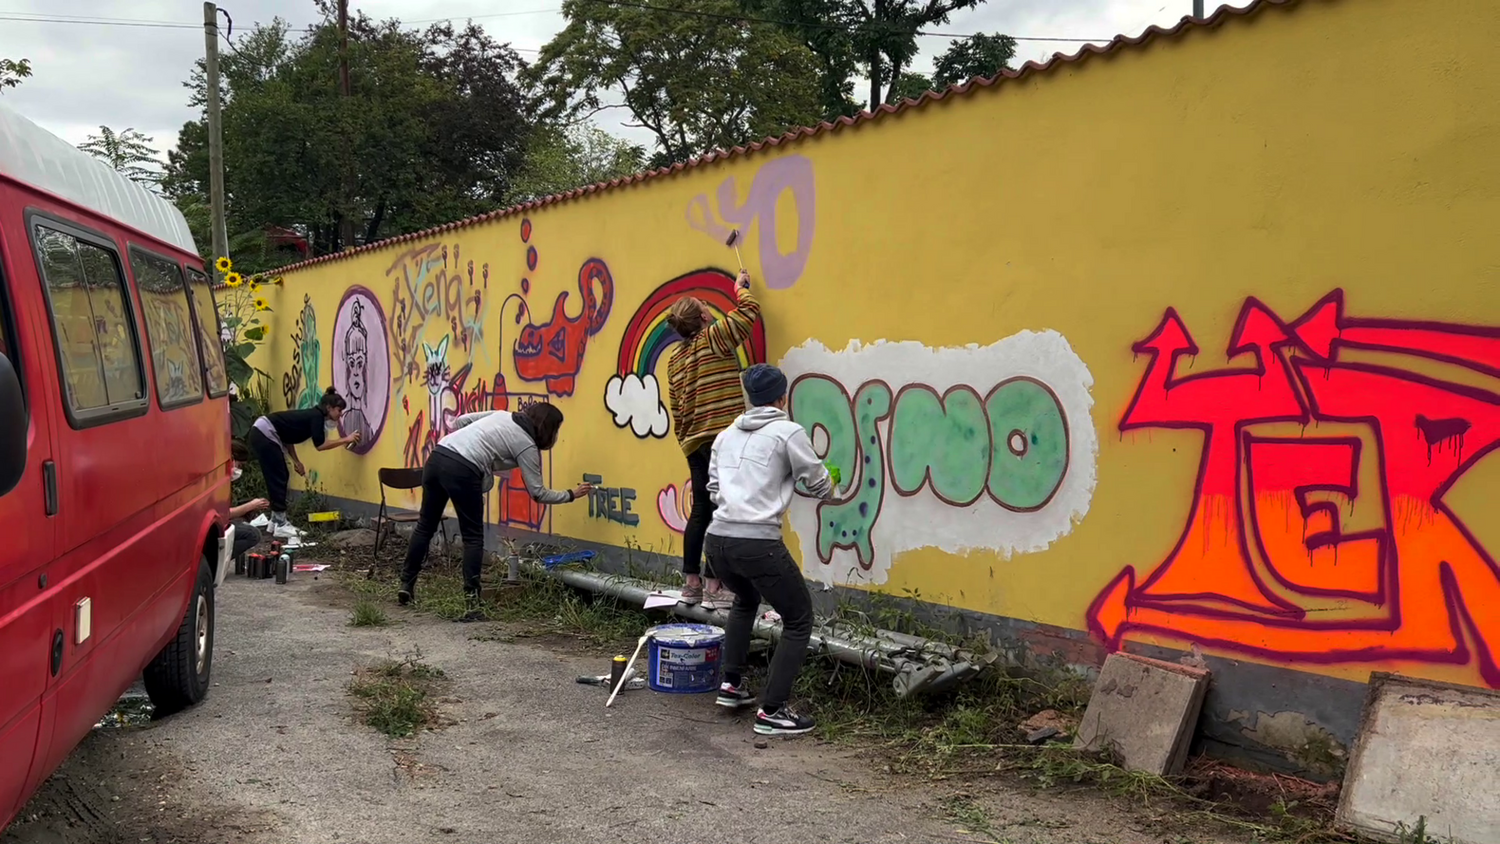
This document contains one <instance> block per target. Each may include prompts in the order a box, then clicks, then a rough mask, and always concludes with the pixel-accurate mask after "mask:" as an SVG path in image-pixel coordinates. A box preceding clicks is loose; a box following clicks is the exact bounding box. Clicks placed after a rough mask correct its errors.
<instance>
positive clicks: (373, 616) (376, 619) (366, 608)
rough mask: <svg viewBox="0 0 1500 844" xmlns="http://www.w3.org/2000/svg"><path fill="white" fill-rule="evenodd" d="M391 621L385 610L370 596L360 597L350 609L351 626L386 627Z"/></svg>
mask: <svg viewBox="0 0 1500 844" xmlns="http://www.w3.org/2000/svg"><path fill="white" fill-rule="evenodd" d="M390 623H391V620H390V619H389V618H387V617H386V614H385V610H383V609H381V608H380V605H379V604H377V603H375V602H374V601H372V600H370V599H369V598H360V599H359V600H358V601H357V602H355V604H354V609H352V610H350V611H349V626H350V627H385V626H386V625H388V624H390Z"/></svg>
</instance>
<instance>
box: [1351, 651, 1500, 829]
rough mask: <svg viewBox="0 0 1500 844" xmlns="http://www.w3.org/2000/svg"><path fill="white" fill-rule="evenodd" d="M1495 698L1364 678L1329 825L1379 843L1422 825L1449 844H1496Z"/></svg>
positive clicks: (1498, 724)
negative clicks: (1364, 692) (1360, 712)
mask: <svg viewBox="0 0 1500 844" xmlns="http://www.w3.org/2000/svg"><path fill="white" fill-rule="evenodd" d="M1496 771H1500V693H1496V692H1492V691H1489V690H1486V689H1476V688H1471V687H1468V686H1457V685H1452V684H1448V683H1436V682H1431V681H1427V680H1415V679H1411V678H1408V677H1400V676H1396V675H1393V674H1385V673H1380V674H1375V675H1372V676H1371V677H1370V690H1369V694H1368V696H1367V697H1366V698H1365V712H1364V719H1363V724H1362V725H1361V728H1360V731H1359V735H1358V736H1357V737H1356V738H1355V741H1354V748H1353V751H1352V753H1351V755H1350V758H1349V766H1348V770H1347V772H1346V774H1345V776H1344V790H1343V795H1342V797H1341V798H1340V800H1339V808H1338V816H1337V819H1338V822H1339V823H1340V824H1342V825H1344V826H1346V827H1349V828H1352V829H1354V830H1357V831H1359V832H1361V833H1364V834H1365V835H1368V836H1370V837H1372V838H1375V839H1377V840H1380V841H1390V842H1396V841H1399V840H1401V836H1400V830H1399V825H1400V824H1405V825H1406V826H1407V827H1408V828H1410V827H1413V826H1414V825H1415V824H1416V823H1417V820H1418V819H1419V818H1423V817H1425V818H1426V824H1427V834H1428V836H1430V837H1431V838H1434V839H1437V840H1443V841H1448V840H1451V841H1452V842H1454V844H1494V842H1496V841H1500V791H1497V790H1496V788H1495V781H1496V779H1495V778H1496Z"/></svg>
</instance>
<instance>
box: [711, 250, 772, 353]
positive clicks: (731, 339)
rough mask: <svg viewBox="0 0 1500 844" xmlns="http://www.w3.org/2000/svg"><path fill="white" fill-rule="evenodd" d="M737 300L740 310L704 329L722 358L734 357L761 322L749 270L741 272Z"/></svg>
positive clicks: (728, 314)
mask: <svg viewBox="0 0 1500 844" xmlns="http://www.w3.org/2000/svg"><path fill="white" fill-rule="evenodd" d="M735 298H736V299H738V300H739V303H740V306H739V307H738V308H735V309H734V310H732V311H730V312H729V313H727V314H725V315H724V318H723V319H719V320H714V321H713V322H712V323H710V324H709V325H708V327H707V328H704V329H703V331H704V333H705V334H706V335H707V336H708V345H709V348H711V349H713V350H714V354H716V355H718V356H720V357H726V358H727V357H730V356H732V355H733V354H734V352H735V350H736V349H738V348H739V347H740V344H742V343H744V342H745V341H746V340H748V339H749V338H750V332H751V330H752V329H754V328H755V324H756V323H757V322H759V321H760V303H759V302H757V301H755V296H754V295H753V294H751V292H750V272H749V271H748V270H741V271H740V280H739V281H738V282H736V283H735Z"/></svg>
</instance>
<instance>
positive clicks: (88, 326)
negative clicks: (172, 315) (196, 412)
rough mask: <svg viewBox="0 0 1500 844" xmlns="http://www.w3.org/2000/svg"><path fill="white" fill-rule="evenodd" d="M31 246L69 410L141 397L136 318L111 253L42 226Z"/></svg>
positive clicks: (123, 401)
mask: <svg viewBox="0 0 1500 844" xmlns="http://www.w3.org/2000/svg"><path fill="white" fill-rule="evenodd" d="M36 246H37V254H38V256H39V257H40V259H41V264H42V276H43V277H44V279H45V280H46V282H47V306H48V308H49V309H50V310H51V311H52V320H53V325H55V326H56V329H57V332H56V333H57V336H56V342H57V347H58V351H59V352H60V359H61V363H62V369H63V372H62V376H63V387H64V390H65V392H66V394H67V401H68V406H69V407H71V408H72V409H73V410H74V411H86V410H96V409H100V408H107V407H111V406H113V405H119V404H126V403H131V402H137V401H140V400H141V399H143V398H145V395H146V392H145V389H144V388H143V386H142V383H143V381H144V380H145V379H144V378H143V376H142V374H141V364H140V345H139V343H138V342H137V340H136V336H135V320H134V318H133V316H132V314H131V310H130V300H129V299H128V298H126V295H125V279H124V276H123V275H122V274H121V272H120V262H119V260H118V259H117V258H116V257H115V253H114V252H113V251H112V250H108V249H105V248H103V247H101V246H98V245H96V244H93V243H88V242H86V241H81V240H79V239H78V238H76V237H73V236H72V235H70V234H66V233H64V232H60V231H57V230H55V229H51V228H48V227H46V226H43V225H38V226H37V227H36Z"/></svg>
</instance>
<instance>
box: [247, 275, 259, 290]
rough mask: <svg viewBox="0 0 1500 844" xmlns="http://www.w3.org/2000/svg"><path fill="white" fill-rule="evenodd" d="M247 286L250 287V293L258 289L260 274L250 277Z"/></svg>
mask: <svg viewBox="0 0 1500 844" xmlns="http://www.w3.org/2000/svg"><path fill="white" fill-rule="evenodd" d="M249 287H250V292H251V293H254V292H255V291H257V290H259V289H260V276H254V277H252V278H251V279H250V285H249Z"/></svg>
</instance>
